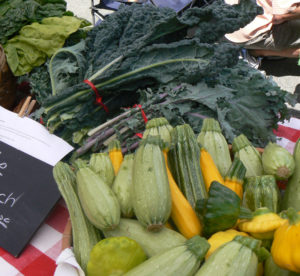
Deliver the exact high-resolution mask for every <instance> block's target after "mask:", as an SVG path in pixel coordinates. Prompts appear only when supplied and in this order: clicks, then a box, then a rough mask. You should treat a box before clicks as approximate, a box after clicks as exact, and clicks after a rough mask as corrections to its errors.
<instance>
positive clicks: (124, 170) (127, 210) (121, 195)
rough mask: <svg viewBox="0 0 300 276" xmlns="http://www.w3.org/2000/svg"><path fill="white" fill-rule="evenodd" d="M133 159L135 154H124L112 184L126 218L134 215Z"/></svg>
mask: <svg viewBox="0 0 300 276" xmlns="http://www.w3.org/2000/svg"><path fill="white" fill-rule="evenodd" d="M133 160H134V154H127V155H125V156H124V159H123V162H122V164H121V167H120V169H119V171H118V173H117V175H116V178H115V181H114V183H113V186H112V190H113V192H114V193H115V195H116V196H117V198H118V200H119V203H120V207H121V213H122V216H123V217H126V218H131V217H132V216H133V204H132V195H131V189H132V169H133Z"/></svg>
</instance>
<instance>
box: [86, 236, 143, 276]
mask: <svg viewBox="0 0 300 276" xmlns="http://www.w3.org/2000/svg"><path fill="white" fill-rule="evenodd" d="M146 258H147V257H146V254H145V252H144V250H143V249H142V247H141V246H140V245H139V244H138V243H137V242H136V241H134V240H132V239H130V238H127V237H111V238H106V239H103V240H101V241H100V242H98V243H97V244H96V245H95V246H94V247H93V249H92V250H91V254H90V259H89V262H88V264H87V276H109V275H111V276H118V275H123V274H124V273H125V272H127V271H129V270H130V269H132V268H134V267H135V266H137V265H139V264H140V263H142V262H143V261H145V260H146Z"/></svg>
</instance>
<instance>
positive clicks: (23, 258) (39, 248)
mask: <svg viewBox="0 0 300 276" xmlns="http://www.w3.org/2000/svg"><path fill="white" fill-rule="evenodd" d="M274 133H275V134H276V136H277V137H278V141H277V143H278V144H280V145H281V146H283V147H284V148H286V149H287V150H288V151H289V152H291V153H292V152H293V149H294V146H295V143H296V141H297V139H298V138H299V137H300V119H296V118H292V119H291V120H289V121H285V122H284V123H282V124H280V125H279V128H278V130H276V131H274ZM68 218H69V214H68V210H67V208H66V205H65V203H64V201H63V200H61V201H60V202H58V204H57V205H56V206H55V208H54V210H53V211H52V212H51V214H50V216H49V217H48V219H47V220H46V221H45V223H44V224H43V225H42V226H41V227H40V229H39V230H38V231H37V233H36V234H35V236H34V237H33V239H32V240H31V242H30V244H29V245H28V246H27V247H26V248H25V250H24V251H23V253H22V254H21V255H20V257H19V258H14V257H13V256H12V255H10V254H9V253H7V252H6V251H5V250H3V249H1V248H0V275H3V276H4V275H5V276H23V275H25V276H52V275H53V274H54V271H55V269H56V263H55V261H56V259H57V257H58V256H59V254H60V253H61V245H62V237H63V231H64V228H65V226H66V224H67V221H68Z"/></svg>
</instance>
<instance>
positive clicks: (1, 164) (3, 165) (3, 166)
mask: <svg viewBox="0 0 300 276" xmlns="http://www.w3.org/2000/svg"><path fill="white" fill-rule="evenodd" d="M0 154H1V151H0ZM6 168H7V164H6V163H5V162H2V163H0V169H1V170H5V169H6ZM0 176H3V174H2V173H1V172H0Z"/></svg>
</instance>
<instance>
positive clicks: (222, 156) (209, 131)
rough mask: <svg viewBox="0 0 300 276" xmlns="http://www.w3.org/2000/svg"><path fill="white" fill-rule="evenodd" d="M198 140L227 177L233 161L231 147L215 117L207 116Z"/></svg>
mask: <svg viewBox="0 0 300 276" xmlns="http://www.w3.org/2000/svg"><path fill="white" fill-rule="evenodd" d="M197 141H198V143H199V144H200V145H201V146H202V147H204V148H205V149H206V150H207V151H208V152H209V154H210V155H211V156H212V158H213V160H214V162H215V164H216V166H217V168H218V170H219V172H220V173H221V175H222V176H223V177H225V175H226V173H227V171H228V170H229V168H230V166H231V163H232V161H231V157H230V151H229V147H228V144H227V141H226V139H225V137H224V135H223V134H222V131H221V127H220V124H219V122H218V121H217V120H215V119H213V118H205V119H204V120H203V125H202V128H201V131H200V133H199V135H198V137H197Z"/></svg>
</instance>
